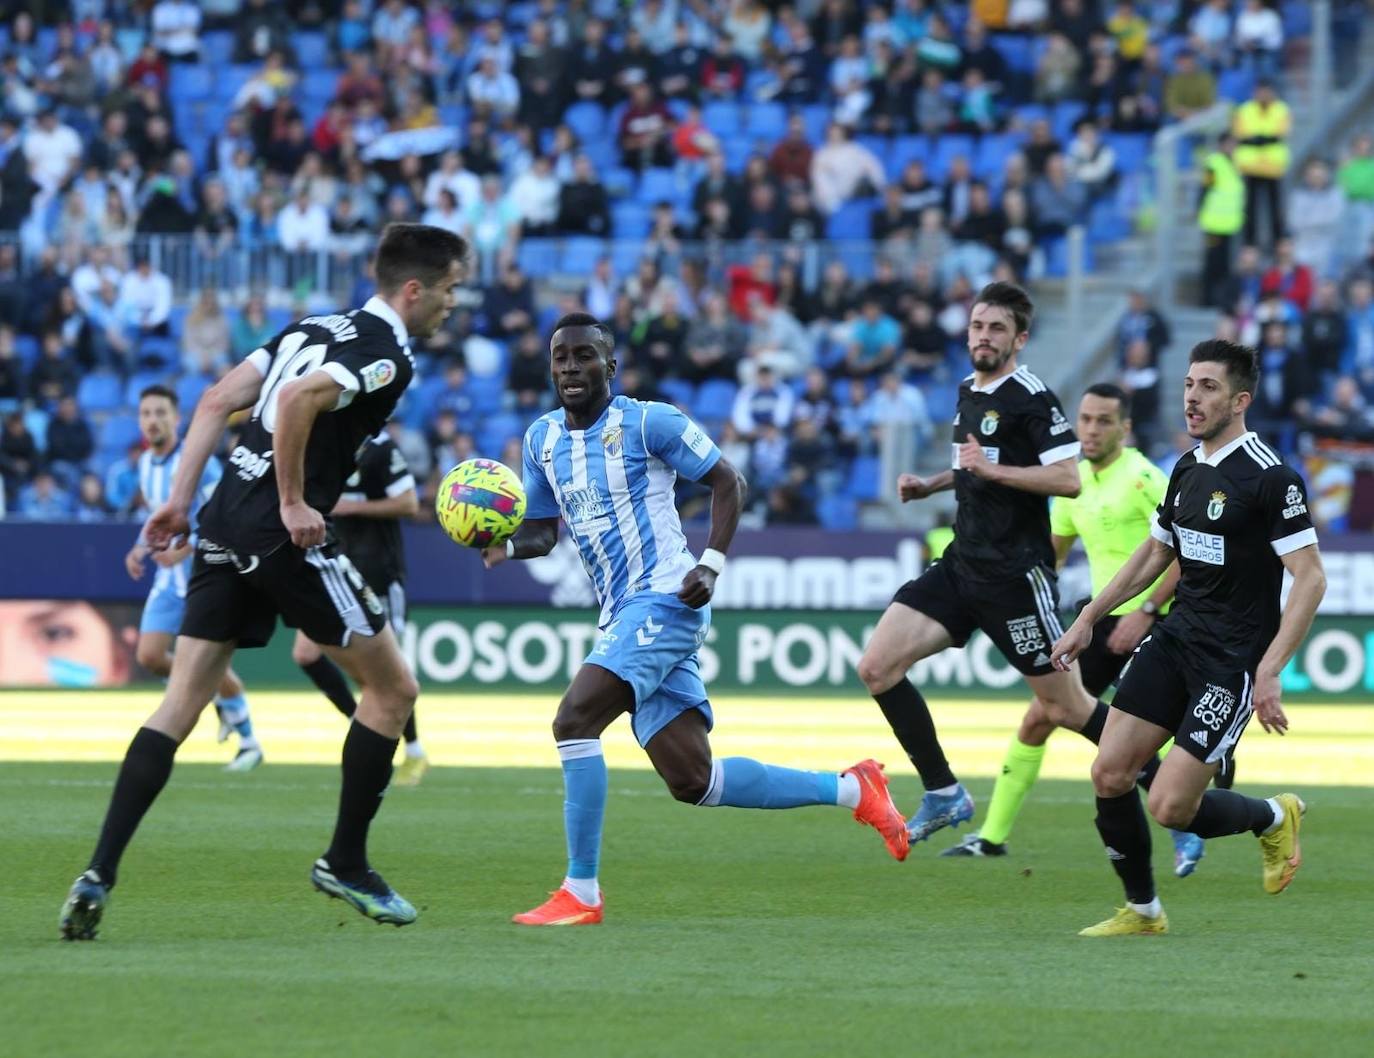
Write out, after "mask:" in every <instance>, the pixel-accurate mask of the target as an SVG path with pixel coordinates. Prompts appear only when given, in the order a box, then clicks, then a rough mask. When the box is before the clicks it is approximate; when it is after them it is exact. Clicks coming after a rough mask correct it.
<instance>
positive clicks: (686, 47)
mask: <svg viewBox="0 0 1374 1058" xmlns="http://www.w3.org/2000/svg"><path fill="white" fill-rule="evenodd" d="M652 2H658V0H652ZM643 9H644V8H643V6H641V7H640V8H638V9H637V10H636V15H634V16H631V17H637V16H638V14H639V13H640V12H642V11H643ZM646 36H648V34H646ZM651 46H652V44H651ZM655 50H656V49H655ZM705 57H706V53H705V52H704V51H703V50H702V49H701V48H700V47H699V46H698V45H697V44H696V43H695V42H694V41H693V40H692V31H691V27H690V26H688V24H687V23H686V21H684V20H681V19H679V20H678V21H677V24H676V25H675V26H674V27H673V42H672V46H671V47H670V48H669V49H668V50H667V51H666V52H664V53H661V54H660V55H659V58H658V63H657V67H658V87H659V91H661V92H662V93H663V94H664V95H665V96H666V97H667V98H669V99H682V98H688V97H692V96H695V94H696V88H697V85H699V84H700V83H701V66H702V63H703V62H704V61H705Z"/></svg>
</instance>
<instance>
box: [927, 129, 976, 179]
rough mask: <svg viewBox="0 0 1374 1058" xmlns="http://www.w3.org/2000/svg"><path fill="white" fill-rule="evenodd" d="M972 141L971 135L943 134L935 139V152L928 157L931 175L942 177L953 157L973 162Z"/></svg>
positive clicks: (947, 170) (937, 177)
mask: <svg viewBox="0 0 1374 1058" xmlns="http://www.w3.org/2000/svg"><path fill="white" fill-rule="evenodd" d="M973 151H974V143H973V137H972V136H965V135H962V134H956V135H950V134H945V135H943V136H941V137H940V138H939V139H938V140H936V141H935V154H934V155H933V156H932V157H931V159H930V171H931V175H932V176H933V177H934V178H935V179H937V180H938V179H943V178H944V176H945V174H947V173H948V172H949V166H950V163H951V162H952V161H954V159H955V158H958V157H961V156H962V157H964V158H967V159H968V160H969V164H970V165H971V164H973Z"/></svg>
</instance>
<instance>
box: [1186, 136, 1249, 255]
mask: <svg viewBox="0 0 1374 1058" xmlns="http://www.w3.org/2000/svg"><path fill="white" fill-rule="evenodd" d="M1202 164H1203V168H1205V169H1206V170H1207V172H1208V173H1209V174H1210V175H1211V177H1212V182H1211V185H1210V186H1209V187H1208V188H1207V190H1206V192H1205V193H1204V194H1203V196H1202V207H1201V208H1200V209H1199V210H1198V215H1197V224H1198V227H1199V228H1201V229H1202V230H1203V231H1204V232H1205V233H1206V234H1208V235H1234V234H1235V233H1236V232H1238V231H1240V229H1241V228H1243V227H1244V226H1245V181H1244V180H1242V179H1241V175H1240V173H1239V171H1237V169H1236V165H1235V163H1234V162H1233V161H1231V159H1230V158H1228V157H1227V156H1226V155H1224V154H1222V153H1221V151H1213V152H1212V153H1211V154H1209V155H1208V156H1207V160H1206V161H1204V162H1203V163H1202Z"/></svg>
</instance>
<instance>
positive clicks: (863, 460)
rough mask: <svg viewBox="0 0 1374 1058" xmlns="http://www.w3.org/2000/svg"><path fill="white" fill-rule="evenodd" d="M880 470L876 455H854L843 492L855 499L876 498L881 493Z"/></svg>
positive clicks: (880, 465) (880, 466)
mask: <svg viewBox="0 0 1374 1058" xmlns="http://www.w3.org/2000/svg"><path fill="white" fill-rule="evenodd" d="M881 472H882V463H881V462H880V461H879V459H878V457H877V456H856V457H855V458H854V462H853V463H851V464H850V466H849V476H848V477H847V478H846V479H845V493H846V494H847V495H849V496H850V497H852V498H853V499H856V500H876V499H877V498H878V496H879V495H880V494H881V493H882V482H881V481H880V480H879V475H880V474H881Z"/></svg>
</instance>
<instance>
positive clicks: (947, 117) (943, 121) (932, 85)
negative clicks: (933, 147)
mask: <svg viewBox="0 0 1374 1058" xmlns="http://www.w3.org/2000/svg"><path fill="white" fill-rule="evenodd" d="M912 109H913V113H914V116H915V121H916V130H917V131H918V132H922V133H924V134H925V135H927V136H937V135H939V134H940V133H941V132H944V131H945V130H947V129H948V128H949V127H950V126H951V125H953V124H954V103H953V102H952V101H951V100H950V97H949V94H948V92H947V91H946V88H945V75H944V74H943V73H941V72H940V71H939V70H937V69H933V68H931V69H927V70H925V71H924V72H923V73H922V74H921V87H920V88H918V89H917V90H916V96H915V99H914V100H913V103H912Z"/></svg>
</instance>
